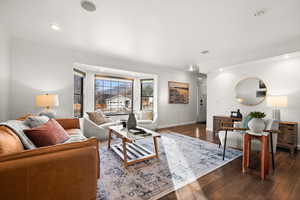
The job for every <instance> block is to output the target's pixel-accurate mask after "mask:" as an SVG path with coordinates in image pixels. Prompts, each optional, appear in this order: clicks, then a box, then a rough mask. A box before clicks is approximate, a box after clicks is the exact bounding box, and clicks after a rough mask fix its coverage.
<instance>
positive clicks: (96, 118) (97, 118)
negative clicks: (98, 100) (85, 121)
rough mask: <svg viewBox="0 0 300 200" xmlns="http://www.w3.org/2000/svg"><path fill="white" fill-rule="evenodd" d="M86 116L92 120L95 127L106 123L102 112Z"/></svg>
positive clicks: (89, 113)
mask: <svg viewBox="0 0 300 200" xmlns="http://www.w3.org/2000/svg"><path fill="white" fill-rule="evenodd" d="M87 114H88V115H89V118H90V120H92V121H93V122H94V123H95V124H97V125H101V124H103V123H105V122H106V121H105V116H104V114H103V113H102V111H99V110H97V111H95V112H87Z"/></svg>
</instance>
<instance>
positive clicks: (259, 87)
mask: <svg viewBox="0 0 300 200" xmlns="http://www.w3.org/2000/svg"><path fill="white" fill-rule="evenodd" d="M267 92H268V89H267V86H266V84H265V82H264V81H263V80H261V79H259V78H256V77H251V78H246V79H243V80H240V81H239V82H238V83H237V84H236V86H235V99H236V100H237V101H238V102H239V103H240V104H243V105H247V106H255V105H258V104H260V103H262V102H263V101H264V100H265V99H266V97H267Z"/></svg>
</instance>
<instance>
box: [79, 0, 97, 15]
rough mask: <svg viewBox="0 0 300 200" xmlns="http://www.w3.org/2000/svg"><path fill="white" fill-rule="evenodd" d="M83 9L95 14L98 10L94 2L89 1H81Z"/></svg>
mask: <svg viewBox="0 0 300 200" xmlns="http://www.w3.org/2000/svg"><path fill="white" fill-rule="evenodd" d="M81 7H82V8H83V9H84V10H86V11H88V12H94V11H95V10H96V5H95V4H94V3H93V2H91V1H87V0H83V1H81Z"/></svg>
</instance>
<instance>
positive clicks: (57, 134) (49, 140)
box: [24, 119, 69, 147]
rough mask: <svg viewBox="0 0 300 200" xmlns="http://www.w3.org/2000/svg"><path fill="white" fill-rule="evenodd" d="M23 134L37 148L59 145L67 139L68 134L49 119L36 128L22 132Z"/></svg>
mask: <svg viewBox="0 0 300 200" xmlns="http://www.w3.org/2000/svg"><path fill="white" fill-rule="evenodd" d="M24 133H25V134H26V135H27V136H28V138H29V139H30V140H31V141H32V142H33V143H34V144H35V145H36V146H37V147H43V146H50V145H55V144H60V143H62V142H64V141H66V140H67V139H69V135H68V133H67V132H66V131H65V130H64V128H63V127H62V126H61V125H60V124H59V123H58V122H57V121H56V120H55V119H50V120H49V121H48V122H47V123H45V124H43V125H41V126H38V127H36V128H32V129H27V130H24Z"/></svg>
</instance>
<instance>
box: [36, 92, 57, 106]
mask: <svg viewBox="0 0 300 200" xmlns="http://www.w3.org/2000/svg"><path fill="white" fill-rule="evenodd" d="M35 103H36V106H37V107H45V108H47V107H48V108H50V107H54V106H59V101H58V95H54V94H43V95H38V96H36V98H35Z"/></svg>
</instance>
